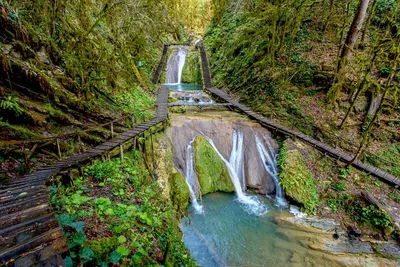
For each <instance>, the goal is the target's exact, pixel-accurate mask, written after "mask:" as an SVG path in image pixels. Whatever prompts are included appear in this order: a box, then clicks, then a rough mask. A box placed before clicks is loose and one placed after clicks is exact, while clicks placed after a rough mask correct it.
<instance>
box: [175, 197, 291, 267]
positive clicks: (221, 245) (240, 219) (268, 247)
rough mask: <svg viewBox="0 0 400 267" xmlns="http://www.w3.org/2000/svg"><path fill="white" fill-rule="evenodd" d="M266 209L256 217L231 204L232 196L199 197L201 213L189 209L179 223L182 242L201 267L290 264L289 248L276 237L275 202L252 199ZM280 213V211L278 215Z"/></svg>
mask: <svg viewBox="0 0 400 267" xmlns="http://www.w3.org/2000/svg"><path fill="white" fill-rule="evenodd" d="M253 197H256V198H257V199H258V201H260V202H262V204H263V205H265V207H267V208H268V212H267V213H266V214H264V215H261V216H256V215H254V214H253V213H251V212H248V211H247V208H248V207H247V206H245V205H243V204H241V203H240V202H238V201H237V200H235V195H234V194H228V193H213V194H209V195H206V196H204V197H203V209H204V212H203V213H201V214H199V213H198V212H196V210H195V209H194V207H193V206H192V205H191V206H190V207H189V210H188V212H189V214H188V216H187V217H186V218H184V219H182V221H181V228H182V230H183V233H184V242H185V245H186V247H187V248H188V249H189V250H190V253H191V255H192V257H194V258H195V259H196V261H197V263H198V264H200V265H202V266H272V264H287V263H289V262H290V259H291V256H292V254H293V253H291V250H293V249H294V248H293V247H294V246H296V244H293V246H292V245H291V243H289V242H288V240H287V238H285V236H283V235H282V234H280V233H278V232H277V231H276V230H277V227H278V225H277V224H276V223H275V222H274V217H273V214H274V212H275V211H277V212H278V211H279V209H278V208H277V207H276V205H275V202H274V201H272V200H268V199H266V198H263V197H261V196H255V195H254V196H253ZM279 212H280V211H279ZM284 266H285V265H284Z"/></svg>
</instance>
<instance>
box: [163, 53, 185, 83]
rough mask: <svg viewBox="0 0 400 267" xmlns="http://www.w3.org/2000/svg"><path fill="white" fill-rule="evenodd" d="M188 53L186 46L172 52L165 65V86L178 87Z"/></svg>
mask: <svg viewBox="0 0 400 267" xmlns="http://www.w3.org/2000/svg"><path fill="white" fill-rule="evenodd" d="M188 51H189V48H188V47H187V46H180V47H178V48H177V49H176V50H174V51H173V52H172V54H171V56H170V57H169V59H168V63H167V74H166V79H165V83H166V84H171V85H178V84H180V83H181V80H182V71H183V67H184V66H185V60H186V55H187V54H188Z"/></svg>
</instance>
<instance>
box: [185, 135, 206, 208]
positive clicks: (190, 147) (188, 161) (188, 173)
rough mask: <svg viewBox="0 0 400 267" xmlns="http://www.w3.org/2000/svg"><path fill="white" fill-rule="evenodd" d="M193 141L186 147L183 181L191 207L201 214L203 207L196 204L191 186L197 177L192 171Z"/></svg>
mask: <svg viewBox="0 0 400 267" xmlns="http://www.w3.org/2000/svg"><path fill="white" fill-rule="evenodd" d="M194 140H195V139H193V140H192V141H191V142H190V143H189V144H188V146H187V147H186V162H185V163H186V173H185V180H186V183H187V185H188V187H189V192H190V199H191V201H192V204H193V207H194V208H195V210H196V211H197V212H198V213H202V212H203V207H202V206H201V205H199V203H198V202H197V197H196V194H195V192H194V190H193V186H192V185H193V184H194V181H196V180H197V175H196V172H195V170H194V149H193V142H194Z"/></svg>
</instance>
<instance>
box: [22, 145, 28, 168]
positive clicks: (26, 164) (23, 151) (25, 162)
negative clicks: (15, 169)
mask: <svg viewBox="0 0 400 267" xmlns="http://www.w3.org/2000/svg"><path fill="white" fill-rule="evenodd" d="M22 155H23V156H24V165H25V166H24V173H26V172H27V171H28V158H27V156H26V152H25V144H22Z"/></svg>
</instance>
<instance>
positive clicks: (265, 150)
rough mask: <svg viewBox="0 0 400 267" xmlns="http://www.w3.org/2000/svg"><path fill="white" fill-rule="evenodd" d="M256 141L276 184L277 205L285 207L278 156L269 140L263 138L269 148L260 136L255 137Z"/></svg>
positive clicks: (266, 167)
mask: <svg viewBox="0 0 400 267" xmlns="http://www.w3.org/2000/svg"><path fill="white" fill-rule="evenodd" d="M255 139H256V144H257V150H258V153H259V155H260V157H261V159H262V162H263V164H264V168H265V170H266V171H267V172H268V174H269V175H270V177H271V178H272V180H273V181H274V184H275V197H276V203H277V205H278V206H281V207H284V206H286V205H287V202H286V200H285V193H284V191H283V189H282V186H281V185H280V184H279V178H278V167H277V163H276V157H277V155H275V153H274V152H273V151H272V150H271V145H270V144H269V143H268V142H269V141H268V139H267V138H263V141H264V142H266V143H267V146H265V144H264V142H262V141H261V140H260V138H259V137H258V136H255Z"/></svg>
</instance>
